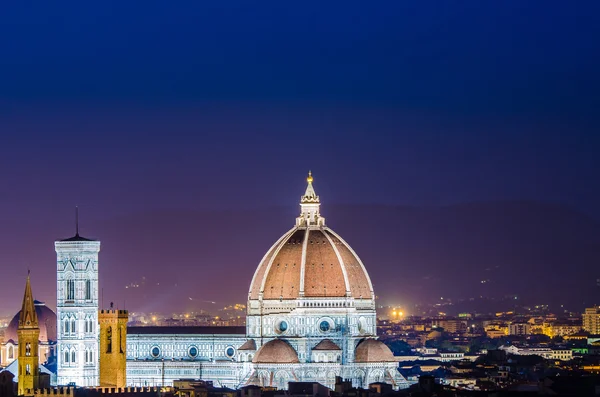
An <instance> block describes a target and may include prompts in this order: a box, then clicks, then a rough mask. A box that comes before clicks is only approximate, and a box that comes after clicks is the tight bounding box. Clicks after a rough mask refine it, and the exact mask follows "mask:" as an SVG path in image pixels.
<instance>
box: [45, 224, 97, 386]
mask: <svg viewBox="0 0 600 397" xmlns="http://www.w3.org/2000/svg"><path fill="white" fill-rule="evenodd" d="M54 246H55V249H56V268H57V273H56V316H57V335H58V341H57V348H56V355H57V363H58V365H57V383H58V384H59V385H69V384H75V385H77V386H98V382H99V381H98V252H99V251H100V242H99V241H93V240H89V239H86V238H84V237H81V236H79V233H76V235H75V236H74V237H71V238H68V239H65V240H61V241H56V242H55V243H54Z"/></svg>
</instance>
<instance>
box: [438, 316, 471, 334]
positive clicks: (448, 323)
mask: <svg viewBox="0 0 600 397" xmlns="http://www.w3.org/2000/svg"><path fill="white" fill-rule="evenodd" d="M432 326H433V327H441V328H443V329H444V331H446V332H449V333H452V334H455V333H462V332H465V331H466V330H467V321H466V320H457V319H434V320H433V321H432Z"/></svg>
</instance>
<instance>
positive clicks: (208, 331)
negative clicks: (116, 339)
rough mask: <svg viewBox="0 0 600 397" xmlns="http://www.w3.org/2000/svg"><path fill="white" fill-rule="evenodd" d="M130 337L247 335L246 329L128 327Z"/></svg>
mask: <svg viewBox="0 0 600 397" xmlns="http://www.w3.org/2000/svg"><path fill="white" fill-rule="evenodd" d="M127 334H128V335H165V334H186V335H246V327H237V326H236V327H213V326H199V327H185V326H183V327H182V326H175V327H169V326H166V327H160V326H152V327H127Z"/></svg>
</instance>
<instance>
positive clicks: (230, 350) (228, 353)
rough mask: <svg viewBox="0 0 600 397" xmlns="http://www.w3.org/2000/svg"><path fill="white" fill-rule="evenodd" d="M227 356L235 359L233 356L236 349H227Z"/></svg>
mask: <svg viewBox="0 0 600 397" xmlns="http://www.w3.org/2000/svg"><path fill="white" fill-rule="evenodd" d="M225 354H226V355H227V357H229V358H233V356H234V354H235V349H234V348H233V347H231V346H229V347H228V348H227V349H225Z"/></svg>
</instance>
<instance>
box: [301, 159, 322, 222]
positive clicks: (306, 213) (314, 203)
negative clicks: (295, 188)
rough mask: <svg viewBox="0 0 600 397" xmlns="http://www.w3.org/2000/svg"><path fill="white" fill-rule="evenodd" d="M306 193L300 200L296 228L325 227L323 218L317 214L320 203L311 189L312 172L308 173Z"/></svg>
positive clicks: (312, 188) (313, 189)
mask: <svg viewBox="0 0 600 397" xmlns="http://www.w3.org/2000/svg"><path fill="white" fill-rule="evenodd" d="M306 182H307V183H308V184H307V185H306V191H305V192H304V195H303V196H302V197H301V198H300V216H299V217H298V218H296V226H317V227H318V226H325V218H323V217H322V216H321V214H320V213H319V207H320V206H321V201H320V200H319V196H317V193H316V192H315V188H314V187H313V184H312V183H313V176H312V172H311V171H308V177H307V178H306Z"/></svg>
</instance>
